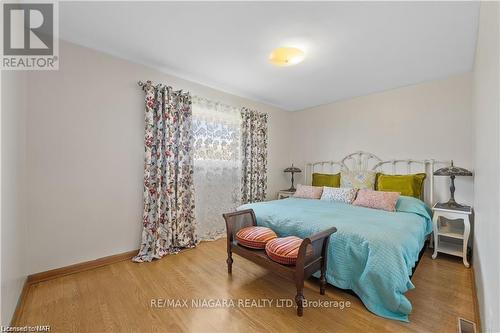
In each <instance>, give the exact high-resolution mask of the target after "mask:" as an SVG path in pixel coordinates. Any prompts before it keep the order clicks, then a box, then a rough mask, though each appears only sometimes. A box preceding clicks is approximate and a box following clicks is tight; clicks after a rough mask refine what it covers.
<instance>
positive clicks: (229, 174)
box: [193, 97, 241, 240]
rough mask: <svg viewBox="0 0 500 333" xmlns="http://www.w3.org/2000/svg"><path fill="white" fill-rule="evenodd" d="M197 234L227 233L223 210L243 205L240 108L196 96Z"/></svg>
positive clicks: (210, 237)
mask: <svg viewBox="0 0 500 333" xmlns="http://www.w3.org/2000/svg"><path fill="white" fill-rule="evenodd" d="M193 132H194V142H195V143H194V185H195V191H196V198H195V200H196V210H195V216H196V220H197V221H198V222H197V230H196V233H197V237H198V239H200V240H213V239H217V238H220V237H221V236H224V235H225V232H226V227H225V225H224V222H223V220H222V218H221V216H222V214H223V213H226V212H230V211H234V210H235V209H236V208H237V207H238V206H239V205H240V204H241V194H240V186H241V185H240V184H241V149H240V146H241V116H240V110H239V109H238V108H236V107H231V106H229V105H225V104H221V103H217V102H213V101H210V100H207V99H204V98H198V97H194V98H193Z"/></svg>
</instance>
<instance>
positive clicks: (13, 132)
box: [1, 71, 27, 325]
mask: <svg viewBox="0 0 500 333" xmlns="http://www.w3.org/2000/svg"><path fill="white" fill-rule="evenodd" d="M1 77H2V78H1V82H2V90H1V91H2V95H1V96H2V103H1V106H2V119H1V123H2V126H1V148H2V165H1V170H2V172H1V174H2V201H1V212H2V213H1V218H2V224H1V258H2V264H1V281H2V282H1V308H2V310H1V325H9V324H10V319H11V318H12V314H13V313H14V309H15V307H16V305H17V300H18V298H19V295H20V293H21V290H22V287H23V283H24V279H25V278H26V259H27V257H26V252H25V251H26V240H27V233H26V231H27V230H26V223H25V221H26V220H25V217H24V211H25V206H24V205H25V200H24V196H25V191H24V189H25V187H24V185H25V184H24V181H23V177H24V165H25V157H26V156H25V145H26V142H25V137H26V136H25V134H26V131H25V123H26V99H27V94H26V74H25V72H21V71H17V72H13V71H2V73H1Z"/></svg>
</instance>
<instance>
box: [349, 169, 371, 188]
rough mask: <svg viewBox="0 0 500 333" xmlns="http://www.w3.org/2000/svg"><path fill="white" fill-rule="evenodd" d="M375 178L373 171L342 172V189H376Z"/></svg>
mask: <svg viewBox="0 0 500 333" xmlns="http://www.w3.org/2000/svg"><path fill="white" fill-rule="evenodd" d="M375 176H376V173H375V172H373V171H359V172H358V171H341V172H340V187H349V188H357V189H364V188H367V189H370V190H373V189H374V188H375Z"/></svg>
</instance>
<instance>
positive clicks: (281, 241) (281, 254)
mask: <svg viewBox="0 0 500 333" xmlns="http://www.w3.org/2000/svg"><path fill="white" fill-rule="evenodd" d="M300 244H302V239H301V238H299V237H295V236H288V237H283V238H276V239H273V240H271V241H269V242H268V243H267V244H266V253H267V255H268V256H269V258H270V259H271V260H273V261H276V262H277V263H280V264H284V265H294V264H295V263H296V262H297V256H298V254H299V247H300Z"/></svg>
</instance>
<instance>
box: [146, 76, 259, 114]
mask: <svg viewBox="0 0 500 333" xmlns="http://www.w3.org/2000/svg"><path fill="white" fill-rule="evenodd" d="M137 84H138V85H139V87H141V88H143V89H144V87H147V86H152V85H153V82H151V81H150V80H147V81H146V82H144V81H137ZM178 91H180V92H182V89H181V90H178ZM185 93H186V94H189V92H188V91H186V92H185ZM191 98H192V99H202V100H205V101H206V102H209V103H214V104H217V105H220V106H222V107H226V108H234V109H242V108H245V109H247V107H244V106H234V105H229V104H226V103H221V102H217V101H212V100H210V99H208V98H206V97H202V96H198V95H192V96H191ZM263 113H264V114H266V115H267V113H266V112H263Z"/></svg>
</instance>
